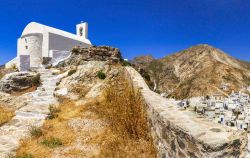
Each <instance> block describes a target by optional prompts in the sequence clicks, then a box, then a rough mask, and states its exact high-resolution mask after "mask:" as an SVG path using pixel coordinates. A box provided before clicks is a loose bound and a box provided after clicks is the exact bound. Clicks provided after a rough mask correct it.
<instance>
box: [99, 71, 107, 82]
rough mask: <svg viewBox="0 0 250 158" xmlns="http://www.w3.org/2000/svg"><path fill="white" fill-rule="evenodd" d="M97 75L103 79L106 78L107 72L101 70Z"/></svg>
mask: <svg viewBox="0 0 250 158" xmlns="http://www.w3.org/2000/svg"><path fill="white" fill-rule="evenodd" d="M97 76H98V78H99V79H101V80H104V79H105V78H106V74H105V73H103V72H102V71H99V72H98V73H97Z"/></svg>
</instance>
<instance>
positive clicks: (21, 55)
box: [5, 22, 91, 71]
mask: <svg viewBox="0 0 250 158" xmlns="http://www.w3.org/2000/svg"><path fill="white" fill-rule="evenodd" d="M75 46H82V47H89V46H91V42H90V41H89V40H88V24H87V23H82V22H81V23H80V24H78V25H76V34H72V33H69V32H66V31H62V30H59V29H56V28H53V27H49V26H45V25H42V24H39V23H36V22H31V23H29V24H28V25H27V26H26V27H25V29H24V30H23V32H22V35H21V37H20V38H18V40H17V57H16V58H14V59H13V60H11V61H9V62H8V63H6V65H5V67H6V68H10V67H12V66H13V65H16V66H17V67H18V68H19V70H20V71H25V70H28V69H30V68H36V67H39V66H40V65H41V64H42V61H43V58H44V57H50V58H52V59H53V58H60V57H65V56H68V55H69V54H70V50H71V49H72V48H73V47H75Z"/></svg>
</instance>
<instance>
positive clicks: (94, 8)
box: [0, 0, 250, 64]
mask: <svg viewBox="0 0 250 158" xmlns="http://www.w3.org/2000/svg"><path fill="white" fill-rule="evenodd" d="M81 20H82V21H86V22H88V23H89V38H90V40H91V41H92V43H93V44H95V45H111V46H114V47H118V48H120V49H121V51H122V53H123V56H124V57H125V58H129V59H131V58H133V57H135V56H138V55H144V54H151V55H153V56H154V57H156V58H159V57H163V56H166V55H168V54H170V53H173V52H176V51H179V50H182V49H185V48H187V47H190V46H193V45H197V44H200V43H207V44H210V45H213V46H215V47H218V48H220V49H222V50H224V51H225V52H227V53H229V54H230V55H232V56H234V57H237V58H240V59H243V60H248V61H250V1H249V0H171V1H170V0H139V1H135V0H124V1H123V0H77V1H76V0H71V1H67V0H15V1H6V0H0V64H3V63H5V62H7V61H8V60H10V59H12V58H13V57H15V56H16V40H17V38H18V37H19V36H20V35H21V33H22V30H23V29H24V27H25V26H26V25H27V24H28V23H29V22H31V21H35V22H39V23H42V24H45V25H49V26H52V27H56V28H59V29H62V30H65V31H69V32H72V33H75V25H76V24H77V23H79V22H80V21H81Z"/></svg>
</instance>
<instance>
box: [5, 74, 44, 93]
mask: <svg viewBox="0 0 250 158" xmlns="http://www.w3.org/2000/svg"><path fill="white" fill-rule="evenodd" d="M39 83H40V75H39V74H37V73H34V72H13V73H9V74H6V75H5V76H4V77H3V78H2V79H1V80H0V91H3V92H6V93H11V92H19V91H23V90H26V89H28V88H30V87H32V86H37V85H38V84H39Z"/></svg>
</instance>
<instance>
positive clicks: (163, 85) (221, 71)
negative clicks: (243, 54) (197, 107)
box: [132, 44, 250, 98]
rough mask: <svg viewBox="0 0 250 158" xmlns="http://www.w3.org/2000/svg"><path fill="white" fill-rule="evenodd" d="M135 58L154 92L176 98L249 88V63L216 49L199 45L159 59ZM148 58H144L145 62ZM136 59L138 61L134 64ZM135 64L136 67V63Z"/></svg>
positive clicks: (226, 92) (225, 92)
mask: <svg viewBox="0 0 250 158" xmlns="http://www.w3.org/2000/svg"><path fill="white" fill-rule="evenodd" d="M143 58H144V57H139V58H135V59H134V61H133V62H132V63H133V64H134V65H135V66H136V67H137V69H140V71H141V69H143V70H144V71H146V72H147V73H148V74H149V76H150V80H151V83H152V82H154V83H155V84H156V87H157V90H158V91H159V92H162V93H167V94H168V95H171V96H175V97H176V98H189V97H194V96H202V95H212V94H213V93H218V92H220V93H223V94H225V95H226V94H228V93H230V92H231V91H232V90H240V89H241V88H242V87H245V86H248V85H250V64H249V63H248V62H245V61H241V60H238V59H235V58H233V57H231V56H230V55H228V54H226V53H225V52H223V51H222V50H220V49H217V48H214V47H212V46H209V45H206V44H202V45H197V46H193V47H190V48H188V49H186V50H183V51H180V52H177V53H174V54H171V55H169V56H166V57H164V58H161V59H153V60H152V59H151V60H144V61H142V59H143ZM147 58H148V57H146V59H147ZM138 59H140V60H139V62H138ZM138 63H139V64H138Z"/></svg>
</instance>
